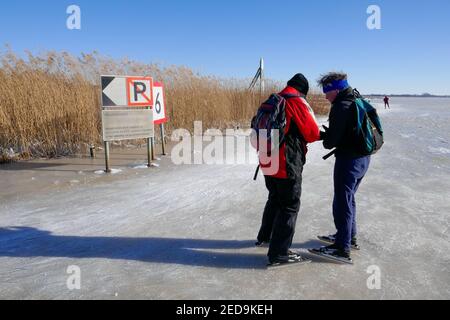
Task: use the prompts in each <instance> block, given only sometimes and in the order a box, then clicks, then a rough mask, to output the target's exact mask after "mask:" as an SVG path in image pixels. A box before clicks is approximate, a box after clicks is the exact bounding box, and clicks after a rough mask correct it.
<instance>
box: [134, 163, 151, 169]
mask: <svg viewBox="0 0 450 320" xmlns="http://www.w3.org/2000/svg"><path fill="white" fill-rule="evenodd" d="M133 169H148V166H147V165H146V164H140V165H138V166H135V167H133Z"/></svg>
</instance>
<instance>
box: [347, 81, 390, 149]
mask: <svg viewBox="0 0 450 320" xmlns="http://www.w3.org/2000/svg"><path fill="white" fill-rule="evenodd" d="M354 95H355V98H356V100H355V104H356V127H355V143H356V147H357V150H358V152H360V153H361V154H362V155H365V156H369V155H372V154H375V153H377V152H378V150H380V149H381V147H382V146H383V144H384V137H383V127H382V125H381V120H380V117H379V116H378V113H377V109H375V108H374V107H373V106H372V105H371V104H370V103H369V102H368V101H367V100H365V99H364V98H363V97H362V96H361V94H360V93H359V92H358V90H356V89H355V90H354Z"/></svg>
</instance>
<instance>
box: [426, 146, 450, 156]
mask: <svg viewBox="0 0 450 320" xmlns="http://www.w3.org/2000/svg"><path fill="white" fill-rule="evenodd" d="M428 149H429V150H430V151H431V152H433V153H440V154H450V149H447V148H431V147H430V148H428Z"/></svg>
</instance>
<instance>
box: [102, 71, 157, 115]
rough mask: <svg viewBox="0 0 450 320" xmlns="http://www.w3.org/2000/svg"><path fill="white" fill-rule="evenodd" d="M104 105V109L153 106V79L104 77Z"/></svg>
mask: <svg viewBox="0 0 450 320" xmlns="http://www.w3.org/2000/svg"><path fill="white" fill-rule="evenodd" d="M102 105H103V107H126V106H128V107H151V106H153V79H152V78H150V77H125V76H102Z"/></svg>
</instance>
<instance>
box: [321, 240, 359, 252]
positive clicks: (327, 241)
mask: <svg viewBox="0 0 450 320" xmlns="http://www.w3.org/2000/svg"><path fill="white" fill-rule="evenodd" d="M317 239H319V240H320V241H322V242H323V243H326V244H334V241H330V240H327V239H325V238H323V237H317ZM351 249H352V250H356V251H361V247H355V246H352V247H351Z"/></svg>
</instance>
